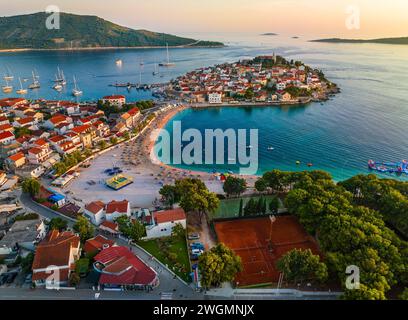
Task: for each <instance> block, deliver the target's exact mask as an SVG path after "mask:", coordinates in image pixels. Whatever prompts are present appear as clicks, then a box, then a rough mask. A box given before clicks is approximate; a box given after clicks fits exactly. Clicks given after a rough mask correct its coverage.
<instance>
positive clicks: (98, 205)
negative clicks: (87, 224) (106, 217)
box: [85, 201, 105, 214]
mask: <svg viewBox="0 0 408 320" xmlns="http://www.w3.org/2000/svg"><path fill="white" fill-rule="evenodd" d="M104 207H105V204H104V203H103V202H102V201H93V202H91V203H88V204H87V205H86V206H85V209H86V210H88V211H89V212H92V213H93V214H97V213H99V212H100V211H101V210H103V208H104Z"/></svg>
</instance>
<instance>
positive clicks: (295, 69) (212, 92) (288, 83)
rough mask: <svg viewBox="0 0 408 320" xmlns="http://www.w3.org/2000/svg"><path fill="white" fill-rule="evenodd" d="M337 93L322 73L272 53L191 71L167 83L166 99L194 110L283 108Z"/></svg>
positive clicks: (333, 85) (326, 97)
mask: <svg viewBox="0 0 408 320" xmlns="http://www.w3.org/2000/svg"><path fill="white" fill-rule="evenodd" d="M339 91H340V90H339V88H338V86H337V85H336V84H335V83H333V82H331V81H329V80H328V79H326V77H325V75H324V73H323V72H322V71H321V70H319V69H314V68H311V67H309V66H307V65H305V64H304V63H303V62H301V61H294V60H290V61H288V60H286V59H285V58H283V57H281V56H278V55H275V54H273V55H270V56H258V57H256V58H254V59H246V60H240V61H238V62H235V63H224V64H220V65H216V66H212V67H207V68H200V69H196V70H194V71H191V72H189V73H187V74H185V75H182V76H180V77H178V78H176V79H175V80H173V81H171V82H170V83H169V84H168V86H167V88H166V90H165V98H167V99H177V100H180V101H184V102H187V103H190V104H192V105H193V106H197V107H205V106H212V105H217V104H231V105H283V104H299V103H302V104H305V103H309V102H312V101H324V100H327V99H329V97H330V96H332V95H334V94H336V93H338V92H339Z"/></svg>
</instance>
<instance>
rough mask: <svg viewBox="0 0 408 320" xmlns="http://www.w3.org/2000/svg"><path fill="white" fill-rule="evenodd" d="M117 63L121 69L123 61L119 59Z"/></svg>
mask: <svg viewBox="0 0 408 320" xmlns="http://www.w3.org/2000/svg"><path fill="white" fill-rule="evenodd" d="M115 63H116V65H117V66H118V67H121V66H122V60H121V59H117V60H116V62H115Z"/></svg>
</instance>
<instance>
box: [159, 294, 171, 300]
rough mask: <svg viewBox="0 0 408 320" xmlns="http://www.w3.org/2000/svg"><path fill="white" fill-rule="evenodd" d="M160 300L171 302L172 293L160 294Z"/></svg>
mask: <svg viewBox="0 0 408 320" xmlns="http://www.w3.org/2000/svg"><path fill="white" fill-rule="evenodd" d="M161 300H173V292H162V294H161Z"/></svg>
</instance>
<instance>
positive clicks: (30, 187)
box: [22, 178, 41, 197]
mask: <svg viewBox="0 0 408 320" xmlns="http://www.w3.org/2000/svg"><path fill="white" fill-rule="evenodd" d="M40 188H41V184H40V182H39V181H38V180H37V179H34V178H31V179H25V180H24V181H23V183H22V189H23V192H25V193H29V194H30V195H31V196H32V197H35V196H36V195H38V194H39V192H40Z"/></svg>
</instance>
